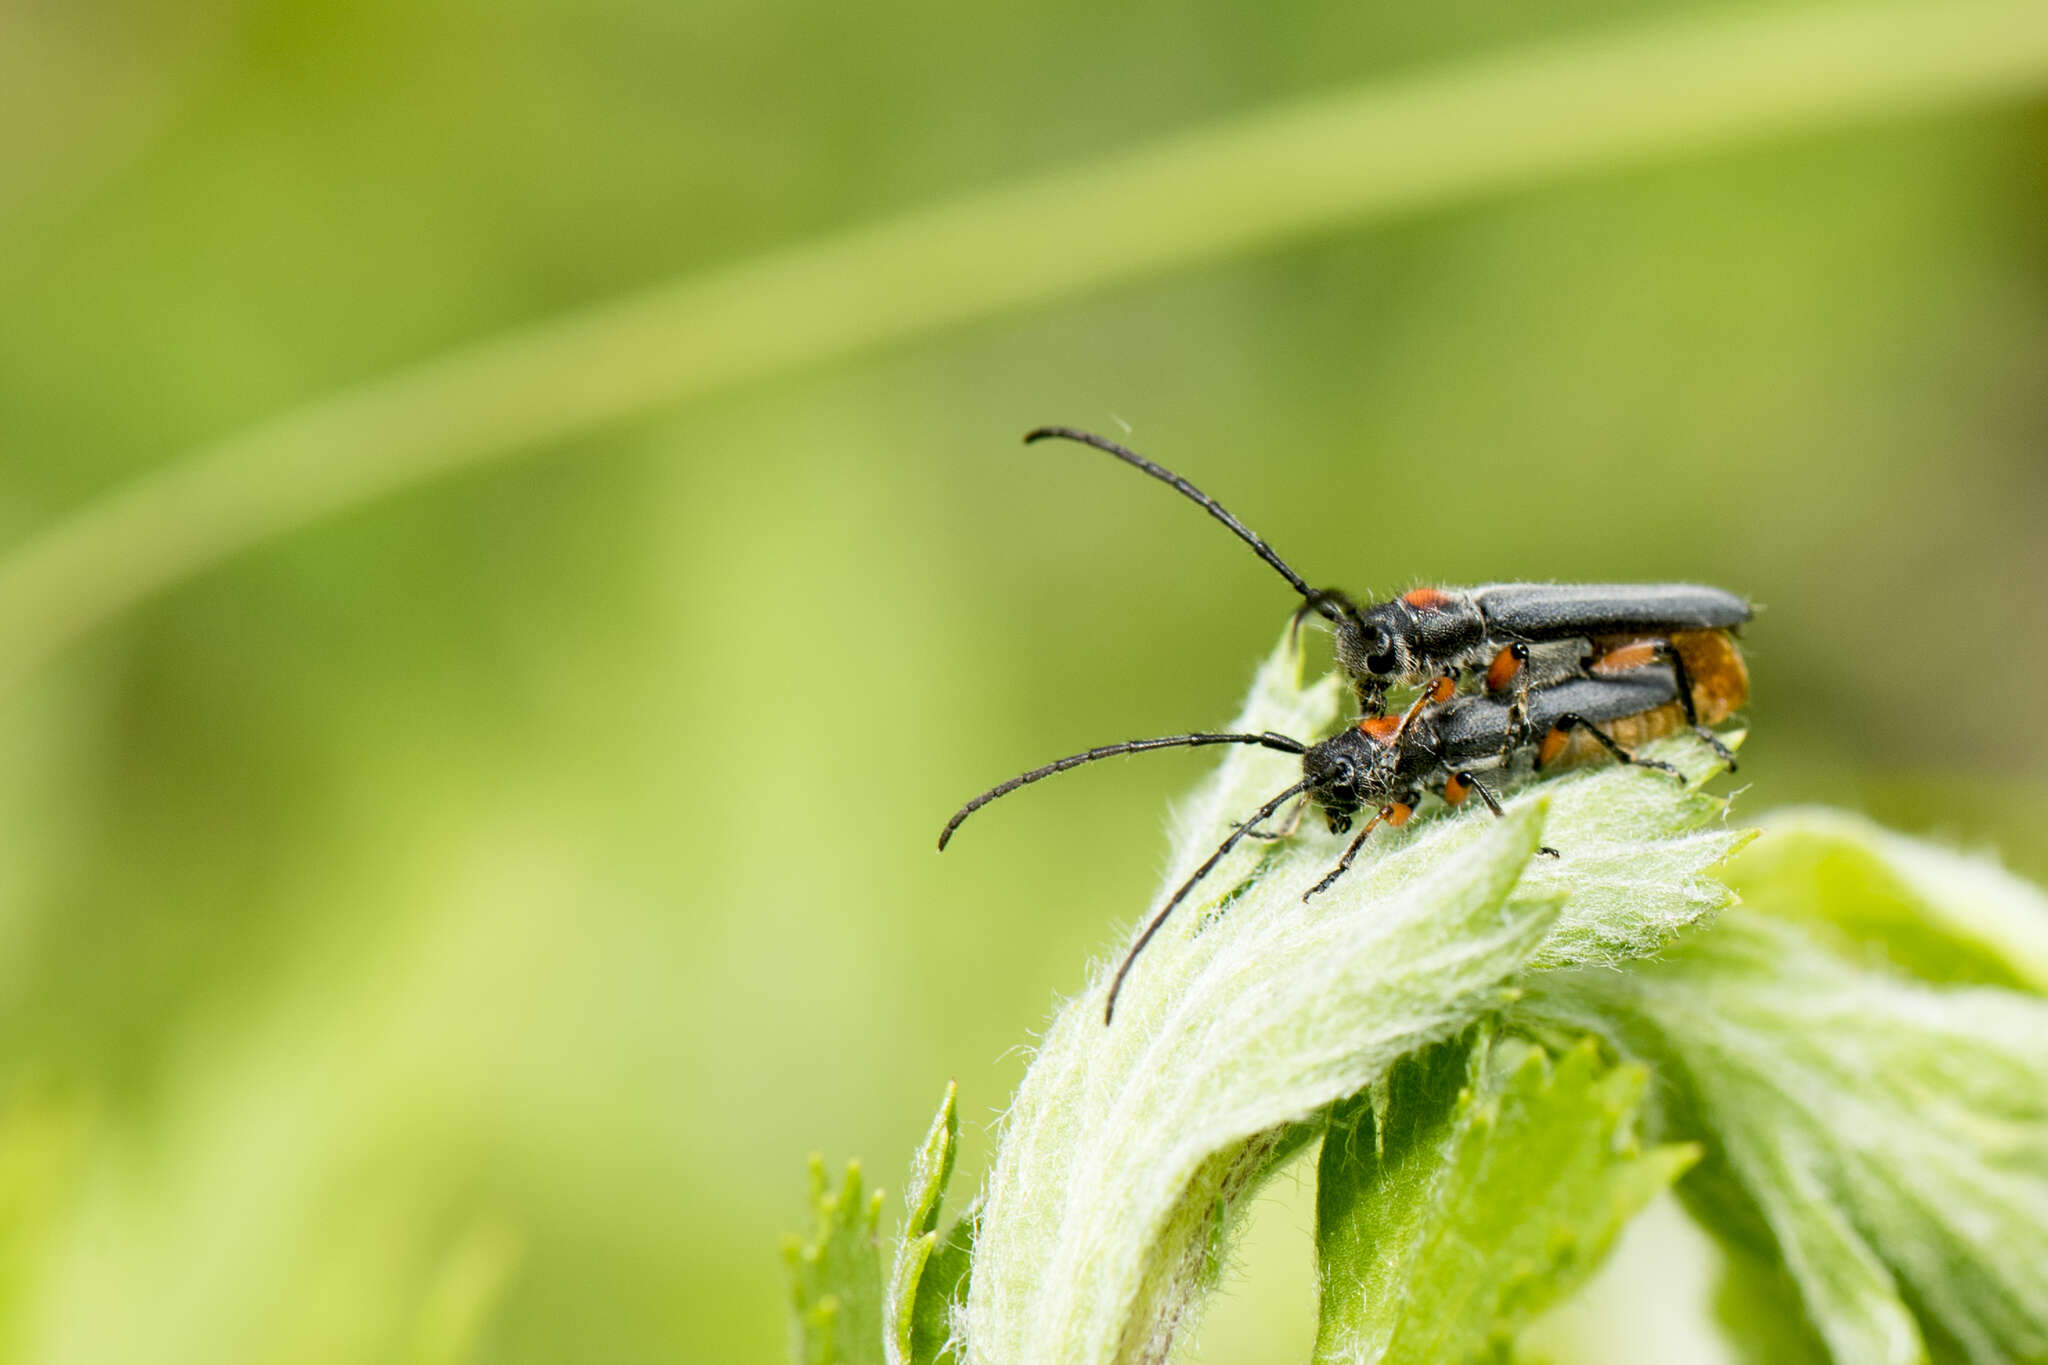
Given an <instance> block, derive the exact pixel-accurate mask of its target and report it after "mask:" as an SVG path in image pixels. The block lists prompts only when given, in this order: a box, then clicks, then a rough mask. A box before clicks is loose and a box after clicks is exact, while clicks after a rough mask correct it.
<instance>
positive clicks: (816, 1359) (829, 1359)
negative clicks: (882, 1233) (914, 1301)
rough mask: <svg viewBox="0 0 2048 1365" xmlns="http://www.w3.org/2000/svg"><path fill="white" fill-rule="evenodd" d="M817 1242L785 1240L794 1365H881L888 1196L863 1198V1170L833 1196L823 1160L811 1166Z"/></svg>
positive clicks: (852, 1166) (855, 1166) (850, 1167)
mask: <svg viewBox="0 0 2048 1365" xmlns="http://www.w3.org/2000/svg"><path fill="white" fill-rule="evenodd" d="M811 1210H812V1214H813V1218H814V1226H813V1229H812V1233H811V1236H810V1237H809V1238H808V1239H806V1238H801V1237H794V1236H792V1237H787V1238H785V1239H783V1246H782V1256H783V1260H784V1261H785V1262H786V1263H787V1264H788V1266H789V1282H790V1305H791V1309H792V1314H791V1319H790V1358H791V1359H792V1360H793V1361H795V1362H796V1365H881V1361H882V1262H881V1253H880V1251H879V1249H878V1248H877V1246H876V1241H875V1230H876V1228H877V1226H878V1224H879V1221H880V1219H881V1215H882V1192H881V1191H880V1190H877V1191H875V1192H874V1193H873V1194H872V1195H866V1194H863V1192H862V1189H861V1176H860V1163H859V1162H858V1161H849V1162H847V1163H846V1176H845V1179H844V1180H843V1181H841V1183H840V1186H839V1189H838V1191H837V1192H836V1193H835V1192H832V1191H830V1190H828V1189H827V1186H826V1180H825V1161H824V1158H822V1157H818V1156H813V1157H812V1158H811Z"/></svg>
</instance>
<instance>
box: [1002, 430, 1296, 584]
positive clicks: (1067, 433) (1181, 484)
mask: <svg viewBox="0 0 2048 1365" xmlns="http://www.w3.org/2000/svg"><path fill="white" fill-rule="evenodd" d="M1054 438H1057V439H1059V440H1062V441H1078V442H1080V443H1081V444H1082V445H1084V446H1094V447H1095V448H1096V449H1097V450H1102V451H1107V452H1108V453H1109V454H1111V455H1114V456H1116V457H1117V458H1118V459H1119V460H1122V461H1123V462H1124V463H1125V464H1128V465H1133V466H1135V467H1137V468H1139V469H1142V470H1144V471H1145V472H1146V473H1147V474H1150V475H1151V476H1152V477H1153V478H1155V479H1157V480H1159V481H1160V482H1161V483H1163V484H1169V485H1171V486H1172V487H1174V488H1176V489H1178V490H1180V492H1181V493H1182V494H1184V495H1185V496H1186V497H1188V498H1189V499H1191V500H1192V501H1193V502H1195V503H1196V504H1197V505H1199V506H1200V507H1201V508H1202V509H1203V510H1204V511H1206V512H1207V513H1208V514H1209V515H1210V516H1212V517H1214V518H1216V520H1218V521H1220V522H1222V523H1223V524H1224V525H1225V526H1228V527H1229V528H1230V529H1231V530H1232V531H1234V532H1236V533H1237V538H1238V539H1239V540H1242V541H1243V542H1244V543H1245V544H1247V545H1249V546H1251V547H1252V549H1253V550H1254V551H1256V552H1257V554H1258V556H1259V558H1260V559H1263V560H1265V561H1266V562H1267V563H1268V564H1270V565H1272V566H1273V568H1274V569H1275V570H1276V571H1277V572H1278V573H1279V575H1280V576H1281V577H1282V578H1284V579H1286V580H1287V581H1288V583H1289V584H1291V585H1292V586H1293V588H1294V590H1295V591H1296V592H1298V593H1300V594H1301V595H1302V596H1303V597H1307V598H1311V599H1313V598H1315V597H1316V596H1317V593H1316V590H1315V589H1314V588H1311V587H1310V586H1309V585H1308V582H1307V580H1305V579H1304V578H1302V576H1301V575H1300V574H1298V573H1296V572H1295V571H1294V570H1293V569H1291V568H1289V567H1288V565H1287V561H1286V560H1284V559H1282V558H1281V557H1280V556H1279V554H1278V552H1276V551H1275V550H1274V549H1273V547H1272V546H1270V545H1268V544H1267V543H1266V542H1265V541H1263V540H1261V539H1259V536H1258V532H1256V531H1254V530H1252V528H1251V527H1249V526H1247V525H1245V524H1244V523H1243V522H1241V521H1239V520H1238V519H1237V518H1236V517H1234V516H1232V515H1231V514H1230V511H1229V509H1228V508H1226V507H1224V505H1223V504H1222V503H1220V502H1218V501H1216V499H1214V498H1212V497H1210V496H1209V495H1208V494H1207V493H1204V492H1203V491H1202V490H1201V489H1199V488H1197V487H1195V486H1194V485H1193V484H1191V483H1189V482H1188V481H1187V480H1186V479H1183V478H1182V477H1181V476H1180V475H1178V474H1176V473H1174V472H1173V471H1172V470H1171V469H1168V468H1167V467H1166V466H1165V465H1163V464H1154V463H1153V462H1152V461H1150V460H1148V459H1146V458H1145V457H1144V456H1143V455H1140V454H1139V453H1138V452H1137V451H1135V450H1131V449H1129V448H1128V447H1125V446H1120V445H1118V444H1117V443H1116V442H1115V441H1112V440H1110V439H1109V438H1108V437H1107V436H1097V435H1096V434H1095V433H1093V432H1090V431H1081V430H1079V429H1078V428H1075V427H1038V428H1036V429H1034V430H1032V431H1027V432H1025V433H1024V444H1025V445H1030V444H1032V443H1033V442H1034V441H1044V440H1050V439H1054Z"/></svg>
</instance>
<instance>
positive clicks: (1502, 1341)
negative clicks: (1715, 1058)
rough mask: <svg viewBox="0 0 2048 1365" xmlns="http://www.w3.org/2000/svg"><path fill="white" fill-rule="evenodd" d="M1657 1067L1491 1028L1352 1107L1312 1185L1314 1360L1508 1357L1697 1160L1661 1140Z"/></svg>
mask: <svg viewBox="0 0 2048 1365" xmlns="http://www.w3.org/2000/svg"><path fill="white" fill-rule="evenodd" d="M1648 1079H1649V1077H1648V1073H1647V1072H1645V1071H1644V1070H1643V1069H1642V1068H1641V1067H1637V1066H1630V1065H1614V1064H1611V1063H1609V1062H1605V1061H1603V1060H1602V1059H1601V1054H1600V1050H1599V1045H1598V1044H1597V1043H1596V1042H1594V1041H1593V1040H1592V1039H1582V1040H1580V1041H1579V1042H1578V1043H1577V1044H1576V1045H1574V1046H1572V1047H1571V1048H1570V1049H1569V1050H1568V1051H1566V1052H1564V1053H1563V1055H1562V1056H1558V1057H1555V1058H1553V1057H1552V1056H1551V1055H1550V1054H1549V1053H1548V1052H1546V1051H1545V1050H1544V1049H1543V1048H1540V1047H1537V1046H1533V1045H1531V1044H1529V1043H1527V1042H1524V1041H1521V1040H1519V1039H1513V1038H1508V1039H1498V1040H1497V1039H1495V1038H1494V1037H1493V1036H1492V1034H1491V1033H1490V1032H1489V1031H1487V1030H1484V1029H1482V1030H1480V1031H1478V1032H1477V1034H1476V1035H1475V1036H1473V1037H1468V1038H1466V1039H1462V1040H1458V1041H1454V1042H1449V1043H1443V1044H1439V1045H1438V1046H1436V1047H1434V1048H1430V1049H1428V1050H1426V1051H1424V1052H1422V1053H1419V1054H1417V1055H1415V1056H1413V1057H1410V1058H1407V1059H1404V1060H1403V1061H1402V1062H1401V1063H1400V1064H1398V1065H1397V1066H1396V1067H1395V1068H1394V1071H1393V1074H1392V1076H1391V1077H1390V1078H1389V1081H1388V1084H1387V1087H1386V1090H1385V1094H1384V1099H1383V1103H1382V1104H1381V1105H1375V1104H1374V1102H1373V1101H1372V1099H1371V1098H1370V1097H1369V1096H1364V1095H1361V1096H1357V1097H1354V1098H1353V1099H1350V1100H1347V1101H1345V1102H1344V1103H1342V1104H1339V1105H1338V1106H1337V1108H1336V1110H1335V1113H1334V1116H1333V1117H1332V1120H1331V1125H1330V1131H1329V1133H1328V1135H1327V1136H1325V1138H1324V1139H1323V1155H1322V1162H1321V1168H1320V1172H1319V1176H1318V1181H1319V1183H1318V1187H1317V1192H1316V1251H1317V1261H1318V1276H1319V1279H1320V1282H1321V1300H1322V1312H1321V1319H1320V1321H1319V1323H1318V1326H1317V1334H1316V1359H1317V1360H1318V1361H1325V1362H1332V1363H1333V1365H1334V1363H1335V1362H1344V1363H1345V1365H1353V1363H1357V1365H1363V1363H1364V1362H1372V1363H1373V1365H1382V1363H1385V1365H1392V1363H1393V1362H1413V1363H1414V1365H1459V1362H1464V1361H1478V1360H1499V1359H1505V1358H1506V1357H1507V1355H1508V1353H1509V1352H1510V1350H1511V1349H1512V1347H1513V1342H1514V1338H1515V1336H1516V1335H1517V1334H1518V1333H1519V1332H1520V1331H1521V1329H1522V1328H1523V1327H1525V1326H1526V1325H1527V1324H1528V1323H1529V1322H1530V1321H1531V1320H1532V1319H1533V1318H1534V1317H1535V1316H1536V1315H1537V1314H1538V1313H1540V1312H1541V1311H1542V1310H1543V1309H1544V1308H1545V1307H1547V1306H1548V1305H1549V1304H1551V1303H1552V1302H1554V1301H1555V1300H1557V1299H1558V1298H1560V1297H1562V1296H1563V1295H1564V1294H1566V1293H1567V1292H1569V1291H1570V1290H1571V1289H1572V1288H1574V1287H1575V1286H1576V1285H1578V1284H1579V1283H1580V1282H1582V1281H1583V1280H1584V1279H1585V1278H1586V1277H1587V1276H1588V1275H1590V1274H1591V1273H1592V1271H1593V1269H1594V1267H1596V1266H1597V1265H1598V1264H1599V1262H1600V1260H1601V1259H1602V1258H1603V1257H1604V1256H1605V1255H1606V1254H1607V1251H1608V1249H1609V1247H1610V1246H1611V1244H1612V1243H1613V1241H1614V1238H1615V1236H1616V1234H1618V1233H1619V1232H1620V1230H1621V1228H1622V1226H1623V1225H1624V1224H1626V1223H1627V1222H1628V1220H1629V1219H1630V1218H1632V1217H1634V1216H1635V1214H1636V1213H1637V1212H1638V1211H1640V1210H1641V1209H1642V1207H1643V1205H1645V1204H1646V1203H1648V1202H1649V1201H1650V1199H1651V1198H1652V1197H1653V1196H1655V1195H1656V1194H1657V1193H1658V1192H1659V1191H1660V1190H1662V1189H1664V1188H1665V1187H1666V1186H1668V1185H1669V1184H1670V1183H1671V1182H1672V1181H1673V1180H1675V1179H1677V1177H1678V1175H1679V1173H1680V1172H1682V1171H1683V1170H1684V1169H1685V1168H1686V1167H1687V1166H1689V1165H1691V1164H1692V1162H1693V1161H1694V1160H1695V1159H1696V1158H1697V1156H1698V1152H1697V1150H1696V1149H1694V1148H1691V1147H1661V1148H1652V1149H1649V1150H1647V1151H1645V1150H1644V1149H1642V1148H1641V1147H1640V1146H1638V1144H1637V1142H1636V1140H1635V1134H1634V1129H1635V1116H1636V1111H1637V1107H1638V1105H1639V1104H1640V1102H1641V1099H1642V1095H1643V1089H1644V1087H1645V1085H1646V1084H1647V1083H1648Z"/></svg>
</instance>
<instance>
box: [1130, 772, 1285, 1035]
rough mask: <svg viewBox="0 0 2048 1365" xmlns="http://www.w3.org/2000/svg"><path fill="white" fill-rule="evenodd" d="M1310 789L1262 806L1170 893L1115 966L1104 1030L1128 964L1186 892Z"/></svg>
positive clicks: (1231, 832) (1184, 898)
mask: <svg viewBox="0 0 2048 1365" xmlns="http://www.w3.org/2000/svg"><path fill="white" fill-rule="evenodd" d="M1309 785H1310V784H1309V780H1308V779H1307V778H1303V779H1302V780H1301V781H1299V782H1297V783H1295V784H1294V785H1293V786H1291V787H1289V788H1288V789H1287V790H1286V791H1284V792H1281V793H1280V794H1279V795H1278V796H1276V797H1274V798H1273V799H1272V800H1271V801H1268V802H1267V803H1266V804H1265V805H1263V806H1260V807H1259V810H1258V813H1257V814H1256V815H1254V816H1252V818H1251V819H1249V820H1247V821H1245V822H1244V823H1243V824H1241V825H1239V826H1238V827H1237V828H1236V829H1233V830H1232V831H1230V837H1229V838H1228V839H1225V840H1224V841H1223V844H1222V847H1220V848H1218V849H1217V850H1216V851H1215V852H1214V853H1211V854H1210V855H1209V861H1207V862H1205V863H1203V864H1202V865H1201V866H1200V867H1198V868H1196V869H1195V875H1194V876H1192V877H1189V878H1188V879H1187V880H1186V881H1184V882H1182V883H1181V884H1180V890H1178V891H1176V892H1174V893H1173V899H1172V900H1170V901H1168V902H1167V903H1166V904H1164V905H1162V906H1160V907H1159V913H1158V914H1156V915H1154V916H1153V917H1152V922H1151V923H1149V924H1147V925H1146V926H1145V932H1144V933H1142V934H1140V935H1138V941H1137V942H1136V943H1133V944H1132V945H1131V950H1130V951H1129V952H1128V953H1125V954H1124V960H1123V961H1122V962H1121V963H1120V964H1118V966H1117V969H1116V976H1115V977H1114V978H1113V979H1112V980H1111V981H1110V983H1109V1003H1108V1004H1106V1005H1104V1006H1103V1007H1102V1023H1103V1027H1105V1028H1107V1027H1108V1026H1109V1021H1110V1020H1112V1019H1114V1018H1115V1017H1116V997H1117V992H1119V991H1121V990H1122V989H1123V988H1124V978H1125V977H1126V976H1129V975H1130V974H1131V964H1132V963H1134V962H1136V961H1137V960H1138V954H1139V953H1142V952H1144V951H1145V945H1146V944H1148V943H1150V942H1151V941H1152V936H1153V935H1154V934H1156V933H1158V932H1159V926H1160V925H1162V924H1164V923H1166V917H1167V916H1168V915H1170V914H1172V913H1173V908H1174V907H1175V906H1176V905H1179V904H1180V903H1181V902H1182V901H1184V900H1186V899H1187V894H1188V892H1190V891H1192V890H1194V889H1195V883H1196V882H1199V881H1200V880H1202V878H1204V877H1206V876H1208V875H1209V873H1210V871H1211V870H1212V869H1214V868H1215V866H1216V864H1218V863H1220V862H1222V861H1223V856H1224V855H1225V854H1226V853H1228V852H1230V850H1232V849H1233V848H1236V847H1237V843H1238V840H1240V839H1242V838H1244V836H1245V835H1246V834H1247V833H1249V832H1250V831H1251V830H1252V828H1253V827H1254V826H1256V825H1257V824H1258V823H1259V822H1260V821H1261V820H1264V819H1266V818H1267V817H1269V816H1270V815H1272V814H1273V812H1274V811H1276V810H1279V809H1280V808H1281V807H1282V806H1284V805H1286V804H1287V803H1288V802H1289V801H1292V800H1293V799H1294V798H1295V797H1297V796H1299V795H1301V794H1302V793H1303V792H1305V791H1307V790H1308V789H1309Z"/></svg>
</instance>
